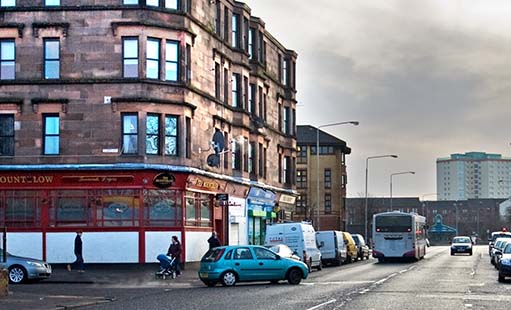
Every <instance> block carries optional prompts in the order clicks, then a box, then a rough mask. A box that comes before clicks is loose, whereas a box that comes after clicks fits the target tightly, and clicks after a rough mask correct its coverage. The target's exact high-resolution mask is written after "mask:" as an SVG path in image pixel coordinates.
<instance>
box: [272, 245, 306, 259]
mask: <svg viewBox="0 0 511 310" xmlns="http://www.w3.org/2000/svg"><path fill="white" fill-rule="evenodd" d="M264 247H265V248H267V249H269V250H270V251H273V252H275V253H277V254H279V255H280V257H285V258H291V259H294V260H300V256H298V255H296V252H293V250H291V248H290V247H288V246H287V245H285V244H273V245H265V246H264Z"/></svg>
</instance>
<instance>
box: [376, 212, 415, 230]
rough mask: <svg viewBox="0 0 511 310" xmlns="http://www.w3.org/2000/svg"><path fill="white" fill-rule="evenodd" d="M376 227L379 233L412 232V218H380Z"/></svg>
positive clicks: (377, 218) (377, 219)
mask: <svg viewBox="0 0 511 310" xmlns="http://www.w3.org/2000/svg"><path fill="white" fill-rule="evenodd" d="M375 226H376V231H377V232H410V231H411V230H412V218H411V217H410V216H378V217H376V223H375Z"/></svg>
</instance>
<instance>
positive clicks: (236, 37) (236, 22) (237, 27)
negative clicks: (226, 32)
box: [231, 14, 240, 47]
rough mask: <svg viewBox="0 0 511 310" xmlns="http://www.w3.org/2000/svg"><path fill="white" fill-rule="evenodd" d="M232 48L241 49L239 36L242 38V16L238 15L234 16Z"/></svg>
mask: <svg viewBox="0 0 511 310" xmlns="http://www.w3.org/2000/svg"><path fill="white" fill-rule="evenodd" d="M231 26H232V38H231V40H232V42H231V44H232V47H239V36H240V33H239V32H240V16H239V15H238V14H232V25H231Z"/></svg>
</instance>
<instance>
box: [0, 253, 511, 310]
mask: <svg viewBox="0 0 511 310" xmlns="http://www.w3.org/2000/svg"><path fill="white" fill-rule="evenodd" d="M28 290H41V294H43V293H44V292H46V293H47V295H48V296H47V297H45V298H53V303H48V308H47V309H55V306H56V305H58V296H59V294H61V295H62V296H66V298H68V299H66V300H69V297H70V296H75V298H76V300H75V301H74V303H72V305H73V307H75V308H79V309H122V310H128V309H148V310H150V309H194V310H195V309H208V310H215V309H240V310H244V309H279V310H286V309H305V310H316V309H317V310H323V309H378V310H381V309H510V308H511V307H510V305H511V281H509V283H504V284H502V283H498V282H497V272H496V270H495V269H494V268H493V266H492V265H490V263H489V257H488V247H487V246H476V247H475V252H474V255H473V256H468V255H458V256H450V255H449V248H448V247H431V248H428V253H427V255H426V258H425V259H424V260H421V261H420V262H417V263H399V262H396V263H383V264H380V263H378V262H377V261H376V260H374V259H370V260H367V261H358V262H355V263H353V264H349V265H343V266H341V267H330V268H324V269H323V270H322V271H319V272H313V273H312V274H311V275H310V277H309V278H308V279H307V280H305V281H303V282H302V283H301V284H300V285H298V286H293V285H288V284H287V283H286V282H281V283H280V284H277V285H271V284H269V283H251V284H237V285H236V286H235V287H230V288H225V287H221V286H216V287H214V288H208V287H206V286H204V285H203V284H202V283H201V282H200V281H198V280H197V281H191V282H187V283H182V284H181V285H177V284H176V283H175V282H174V283H173V285H169V286H165V285H161V284H160V285H159V284H154V283H153V282H151V283H133V282H130V281H129V279H127V281H125V282H120V283H116V284H79V285H78V284H73V285H65V284H60V285H57V284H54V285H44V283H41V284H34V285H31V286H19V287H15V288H14V291H15V293H18V294H23V293H28ZM91 304H93V305H91ZM27 305H28V304H27ZM87 305H88V306H87ZM0 308H1V309H4V308H3V307H2V305H1V302H0ZM69 308H71V307H68V309H69ZM12 309H16V310H21V309H24V308H23V304H22V303H21V304H18V305H17V307H15V308H12ZM32 309H33V308H32ZM61 309H64V307H61Z"/></svg>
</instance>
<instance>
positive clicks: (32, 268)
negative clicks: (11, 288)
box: [0, 249, 51, 283]
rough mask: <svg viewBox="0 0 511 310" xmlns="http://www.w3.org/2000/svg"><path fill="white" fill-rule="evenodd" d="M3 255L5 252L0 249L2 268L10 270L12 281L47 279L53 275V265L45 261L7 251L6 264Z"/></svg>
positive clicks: (10, 280) (10, 279) (0, 265)
mask: <svg viewBox="0 0 511 310" xmlns="http://www.w3.org/2000/svg"><path fill="white" fill-rule="evenodd" d="M3 255H4V252H3V250H2V249H0V269H1V268H3V267H5V268H6V269H7V270H8V272H9V282H10V283H22V282H26V281H27V280H41V279H47V278H49V277H50V276H51V266H50V264H48V263H46V262H45V261H42V260H38V259H33V258H28V257H20V256H14V255H11V254H9V253H7V261H6V263H5V265H4V263H3V261H4V260H3Z"/></svg>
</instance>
